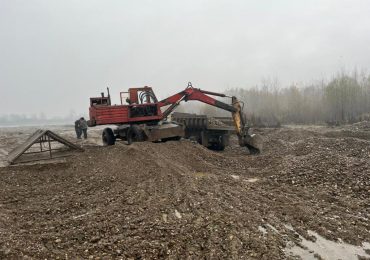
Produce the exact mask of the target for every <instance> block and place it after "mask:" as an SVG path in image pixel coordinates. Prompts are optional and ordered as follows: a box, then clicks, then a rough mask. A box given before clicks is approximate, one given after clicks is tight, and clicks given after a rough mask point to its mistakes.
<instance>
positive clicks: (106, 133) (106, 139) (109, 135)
mask: <svg viewBox="0 0 370 260" xmlns="http://www.w3.org/2000/svg"><path fill="white" fill-rule="evenodd" d="M102 139H103V144H104V145H114V143H115V142H116V137H115V136H114V133H113V130H112V129H111V128H105V129H104V130H103V135H102Z"/></svg>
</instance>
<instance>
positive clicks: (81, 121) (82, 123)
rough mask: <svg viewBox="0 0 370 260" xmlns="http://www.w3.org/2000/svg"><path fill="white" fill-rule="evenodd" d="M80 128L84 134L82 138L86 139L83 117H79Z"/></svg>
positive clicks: (85, 124) (85, 125) (85, 123)
mask: <svg viewBox="0 0 370 260" xmlns="http://www.w3.org/2000/svg"><path fill="white" fill-rule="evenodd" d="M80 129H81V131H82V132H83V134H84V139H86V138H87V122H86V120H85V118H83V117H81V118H80Z"/></svg>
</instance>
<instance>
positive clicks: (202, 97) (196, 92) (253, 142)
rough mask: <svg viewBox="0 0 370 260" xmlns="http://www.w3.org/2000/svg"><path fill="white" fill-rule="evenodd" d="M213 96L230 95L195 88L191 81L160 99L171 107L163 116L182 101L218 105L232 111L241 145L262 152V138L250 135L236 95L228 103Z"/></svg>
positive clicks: (162, 105)
mask: <svg viewBox="0 0 370 260" xmlns="http://www.w3.org/2000/svg"><path fill="white" fill-rule="evenodd" d="M209 95H212V96H218V97H230V96H227V95H225V94H220V93H215V92H210V91H206V90H202V89H197V88H193V87H192V86H191V83H189V84H188V87H187V88H186V89H185V90H183V91H181V92H179V93H177V94H175V95H172V96H170V97H168V98H166V99H164V100H161V101H159V107H164V106H168V105H169V107H168V108H167V109H166V110H164V111H163V116H164V117H167V116H168V115H169V114H170V113H171V112H172V111H173V110H174V109H175V108H176V107H177V106H178V105H179V104H180V102H182V101H185V102H186V101H189V100H196V101H200V102H203V103H205V104H208V105H211V106H214V107H218V108H220V109H223V110H226V111H229V112H231V114H232V118H233V121H234V125H235V129H236V133H237V136H238V139H239V145H240V146H247V147H248V149H249V150H250V152H251V153H254V154H255V153H260V152H261V150H262V138H261V137H260V136H258V135H250V134H249V127H248V126H247V124H246V118H245V115H244V113H243V108H242V106H241V103H240V101H239V100H238V99H237V98H236V97H234V96H233V97H231V101H232V104H231V105H229V104H226V103H224V102H221V101H219V100H216V99H215V98H213V97H210V96H209Z"/></svg>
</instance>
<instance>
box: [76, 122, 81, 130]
mask: <svg viewBox="0 0 370 260" xmlns="http://www.w3.org/2000/svg"><path fill="white" fill-rule="evenodd" d="M80 127H81V124H80V120H76V121H75V129H79V128H80Z"/></svg>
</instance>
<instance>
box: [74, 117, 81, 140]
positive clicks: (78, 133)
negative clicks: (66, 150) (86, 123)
mask: <svg viewBox="0 0 370 260" xmlns="http://www.w3.org/2000/svg"><path fill="white" fill-rule="evenodd" d="M80 120H81V119H77V120H76V121H75V131H76V136H77V139H81V134H82V130H81V124H80V122H81V121H80Z"/></svg>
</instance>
